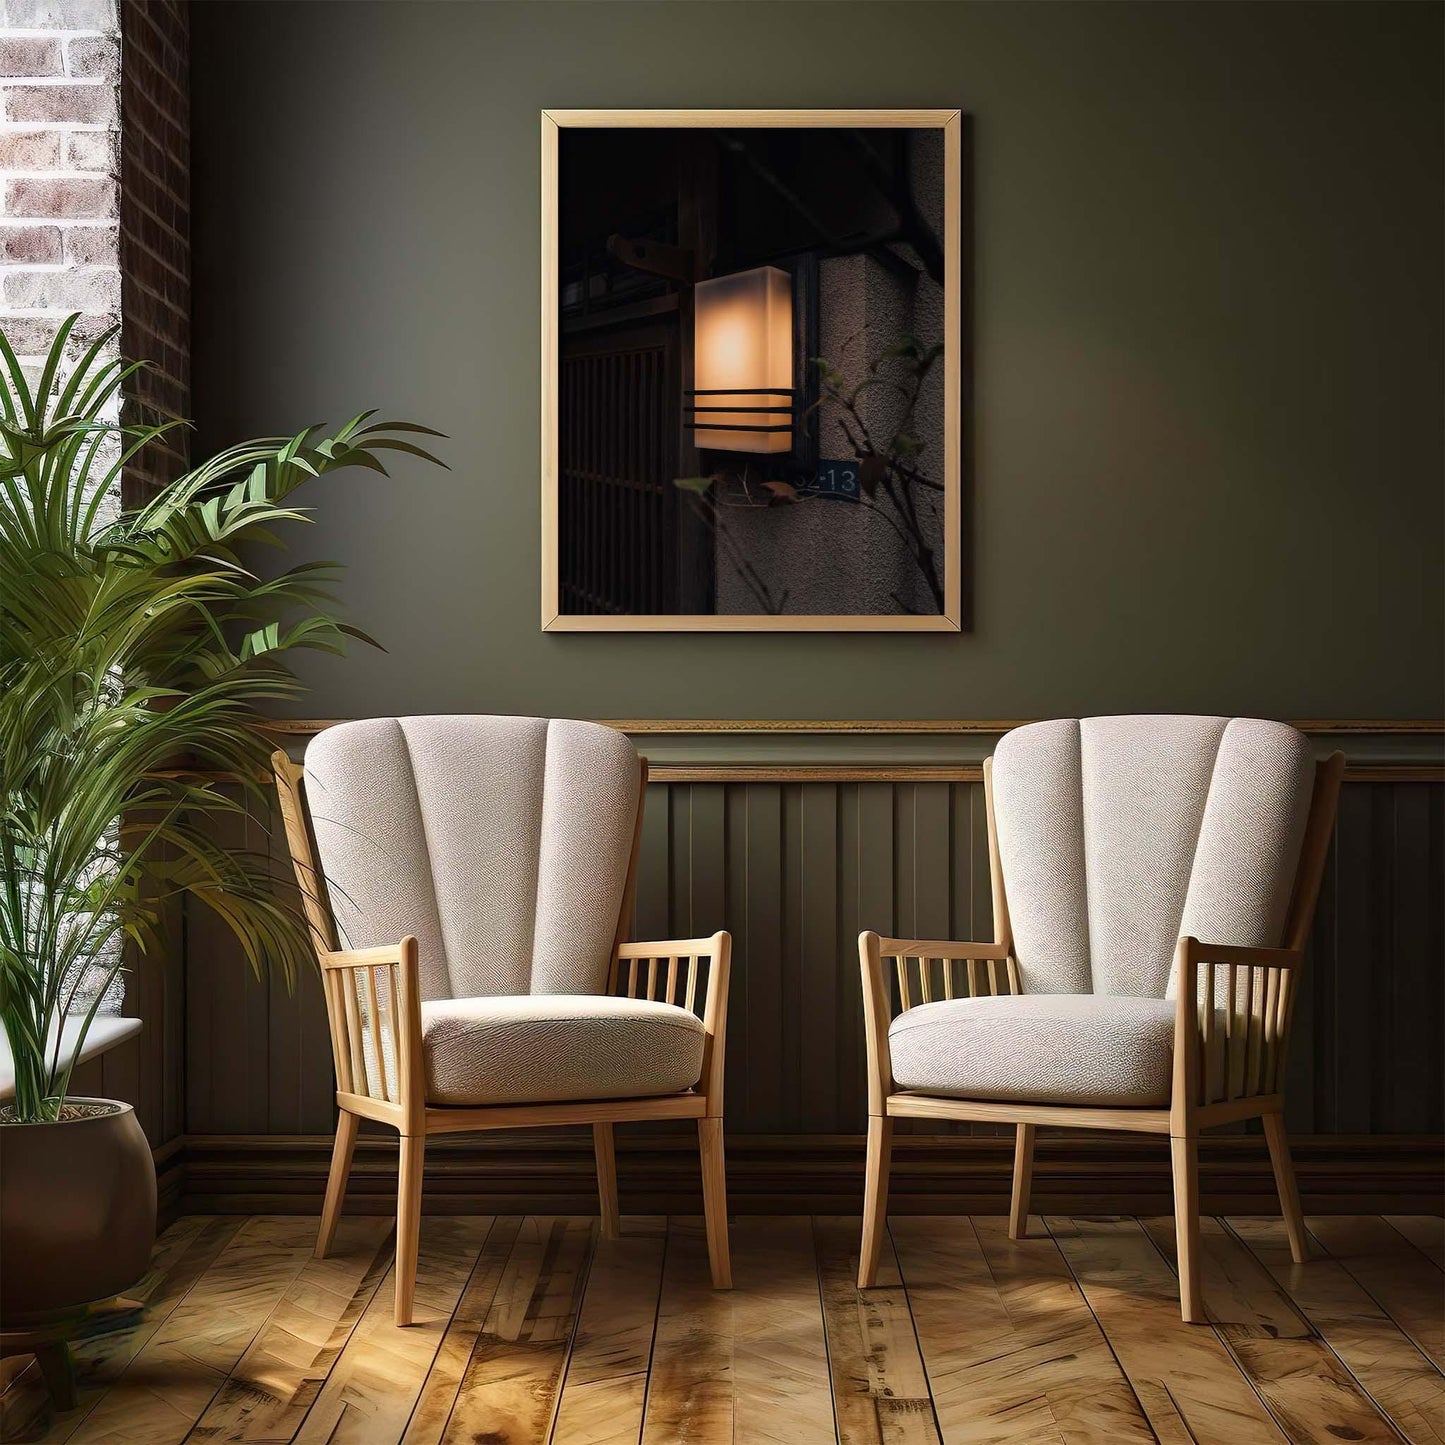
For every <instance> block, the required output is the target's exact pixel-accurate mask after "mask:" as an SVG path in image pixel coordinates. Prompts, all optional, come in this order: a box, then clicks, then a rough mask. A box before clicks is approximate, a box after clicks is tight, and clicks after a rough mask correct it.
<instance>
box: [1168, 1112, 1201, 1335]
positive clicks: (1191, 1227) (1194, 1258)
mask: <svg viewBox="0 0 1445 1445" xmlns="http://www.w3.org/2000/svg"><path fill="white" fill-rule="evenodd" d="M1169 1148H1170V1151H1171V1153H1172V1155H1173V1162H1174V1236H1175V1241H1176V1249H1177V1252H1178V1256H1179V1313H1180V1314H1181V1315H1182V1316H1183V1318H1184V1322H1185V1324H1190V1325H1202V1324H1207V1323H1208V1320H1207V1318H1206V1316H1205V1313H1204V1295H1203V1291H1202V1289H1201V1287H1200V1276H1199V1140H1198V1138H1197V1137H1195V1136H1193V1135H1190V1136H1188V1137H1184V1136H1181V1135H1174V1136H1172V1137H1171V1138H1170V1140H1169Z"/></svg>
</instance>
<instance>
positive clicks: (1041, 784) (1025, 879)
mask: <svg viewBox="0 0 1445 1445" xmlns="http://www.w3.org/2000/svg"><path fill="white" fill-rule="evenodd" d="M1313 783H1314V761H1313V758H1312V755H1311V751H1310V746H1309V743H1308V741H1307V740H1306V738H1305V737H1304V736H1303V734H1301V733H1299V732H1298V731H1296V730H1295V729H1294V728H1292V727H1289V726H1287V725H1286V724H1284V723H1277V722H1266V721H1263V720H1261V719H1258V718H1222V717H1176V716H1142V717H1099V718H1083V719H1064V720H1060V721H1056V722H1042V723H1031V724H1029V725H1028V726H1026V727H1021V728H1016V729H1015V730H1014V731H1013V732H1011V733H1009V734H1007V735H1006V736H1005V737H1004V738H1003V739H1002V741H1001V742H1000V743H999V745H998V748H997V749H996V751H995V753H994V759H993V767H992V790H993V810H994V824H995V827H996V829H997V837H998V856H999V862H1000V864H1001V867H1002V870H1003V884H1004V892H1005V895H1006V899H1007V905H1008V913H1009V921H1010V923H1011V925H1012V929H1013V938H1014V946H1015V951H1016V957H1017V959H1018V964H1019V971H1020V974H1021V976H1022V980H1023V986H1024V989H1025V991H1026V992H1029V993H1090V992H1092V993H1099V994H1131V995H1135V996H1138V997H1155V998H1162V997H1164V996H1166V994H1168V993H1171V992H1172V987H1171V974H1172V972H1173V957H1174V947H1175V944H1176V942H1177V941H1178V939H1179V936H1180V935H1181V934H1186V933H1187V934H1189V935H1191V936H1193V937H1196V938H1199V939H1202V940H1203V941H1205V942H1208V943H1225V944H1235V945H1244V946H1253V947H1273V946H1277V945H1278V944H1279V943H1280V942H1281V935H1282V932H1283V929H1284V926H1285V919H1286V914H1287V912H1288V910H1289V906H1290V898H1291V894H1292V892H1293V889H1294V885H1295V875H1296V872H1297V869H1298V864H1299V858H1300V846H1301V842H1302V840H1303V837H1304V831H1305V823H1306V820H1307V818H1308V815H1309V809H1310V799H1311V792H1312V789H1313Z"/></svg>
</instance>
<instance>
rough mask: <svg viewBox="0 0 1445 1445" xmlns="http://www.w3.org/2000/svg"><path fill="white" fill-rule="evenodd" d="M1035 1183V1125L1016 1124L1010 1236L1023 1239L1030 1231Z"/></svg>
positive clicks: (1009, 1213) (1009, 1219) (1009, 1224)
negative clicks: (1030, 1198)
mask: <svg viewBox="0 0 1445 1445" xmlns="http://www.w3.org/2000/svg"><path fill="white" fill-rule="evenodd" d="M1033 1183H1034V1126H1033V1125H1032V1124H1016V1125H1015V1126H1014V1187H1013V1199H1012V1200H1011V1202H1010V1204H1009V1212H1008V1237H1009V1238H1010V1239H1023V1238H1025V1237H1026V1236H1027V1234H1028V1232H1029V1195H1030V1194H1031V1193H1032V1192H1033Z"/></svg>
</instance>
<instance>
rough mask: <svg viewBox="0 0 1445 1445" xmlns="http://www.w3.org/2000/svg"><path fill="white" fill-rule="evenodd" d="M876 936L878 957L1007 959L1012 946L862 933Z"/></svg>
mask: <svg viewBox="0 0 1445 1445" xmlns="http://www.w3.org/2000/svg"><path fill="white" fill-rule="evenodd" d="M868 937H874V938H877V939H878V953H879V956H880V957H881V958H946V959H950V960H960V959H961V960H965V961H966V960H968V959H977V960H979V961H980V962H984V961H987V960H988V959H995V960H998V959H1006V958H1008V957H1009V956H1010V955H1011V953H1012V951H1013V950H1012V949H1011V948H1010V946H1009V945H1008V944H1007V943H958V942H954V941H951V940H949V939H939V938H883V937H881V936H879V935H878V934H871V935H870V934H867V933H863V934H860V935H859V942H860V943H861V942H862V940H863V939H864V938H868Z"/></svg>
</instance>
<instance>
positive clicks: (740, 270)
mask: <svg viewBox="0 0 1445 1445" xmlns="http://www.w3.org/2000/svg"><path fill="white" fill-rule="evenodd" d="M542 125H543V188H542V194H543V230H544V235H543V241H544V258H545V259H544V265H543V358H544V376H543V456H542V483H543V497H542V517H543V531H544V535H543V578H542V623H543V626H544V627H545V628H547V629H549V630H555V631H630V630H660V629H669V630H688V629H696V630H708V631H717V630H728V629H730V628H746V629H749V630H758V629H761V628H769V627H775V628H780V629H795V630H833V629H839V630H842V629H848V628H859V629H868V630H875V631H876V630H897V631H911V630H913V631H916V630H933V631H940V630H957V629H958V628H959V627H960V626H961V625H962V618H963V611H964V609H963V603H962V598H963V589H964V578H963V576H962V546H961V537H962V532H963V519H962V515H961V506H962V500H961V499H962V496H963V493H964V488H963V487H962V485H961V478H960V467H961V459H962V456H963V454H964V453H963V447H962V445H961V433H962V427H963V425H964V418H965V417H966V414H967V398H966V397H965V395H964V393H963V379H964V376H965V374H966V371H965V368H964V367H963V364H962V362H963V334H962V333H963V327H962V296H963V285H962V279H961V274H960V270H961V250H962V248H961V236H962V234H963V229H964V223H965V218H964V217H963V216H962V214H961V206H962V196H963V186H962V178H961V168H962V153H963V144H962V137H963V122H962V118H961V117H960V116H959V114H958V113H957V112H954V111H918V112H897V111H890V112H867V111H858V112H788V111H780V112H769V113H766V114H764V113H759V112H697V113H691V114H689V115H688V116H687V117H685V118H684V117H683V116H682V114H681V113H679V112H665V113H650V112H595V111H593V112H567V111H560V112H559V111H553V112H546V113H544V115H543V118H542Z"/></svg>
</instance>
